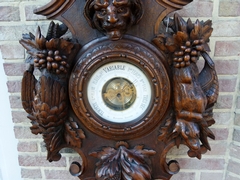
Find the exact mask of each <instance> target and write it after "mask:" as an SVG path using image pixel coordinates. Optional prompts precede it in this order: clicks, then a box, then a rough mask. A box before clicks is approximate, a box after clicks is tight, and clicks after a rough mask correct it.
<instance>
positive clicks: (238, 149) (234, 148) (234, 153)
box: [229, 143, 240, 159]
mask: <svg viewBox="0 0 240 180" xmlns="http://www.w3.org/2000/svg"><path fill="white" fill-rule="evenodd" d="M229 149H230V156H231V157H234V158H238V159H240V156H239V154H240V146H238V145H235V144H233V143H232V144H231V145H230V147H229Z"/></svg>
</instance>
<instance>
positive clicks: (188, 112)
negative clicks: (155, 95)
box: [153, 14, 218, 159]
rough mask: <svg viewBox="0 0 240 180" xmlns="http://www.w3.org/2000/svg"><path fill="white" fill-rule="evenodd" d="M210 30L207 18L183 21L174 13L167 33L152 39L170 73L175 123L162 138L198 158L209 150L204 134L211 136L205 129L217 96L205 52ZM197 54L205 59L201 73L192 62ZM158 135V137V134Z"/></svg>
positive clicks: (216, 84)
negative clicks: (182, 145) (167, 61)
mask: <svg viewBox="0 0 240 180" xmlns="http://www.w3.org/2000/svg"><path fill="white" fill-rule="evenodd" d="M212 30H213V29H212V27H211V21H210V20H208V21H206V22H203V21H201V22H200V21H199V20H197V21H196V22H195V24H193V23H192V21H191V20H190V19H189V20H188V21H187V22H185V21H184V20H183V19H182V18H181V17H180V16H179V15H178V14H175V16H174V19H173V20H170V29H168V32H169V33H165V34H160V35H158V36H157V37H156V38H155V39H154V40H153V42H154V43H155V44H156V45H157V46H158V47H159V48H160V49H161V50H162V51H164V52H165V53H168V54H169V58H170V64H171V65H172V73H173V88H174V89H173V92H174V111H175V112H174V113H175V118H176V124H175V127H174V128H173V129H172V130H171V131H170V132H171V133H169V134H168V136H167V137H165V138H166V139H168V141H170V140H171V139H175V143H176V145H177V146H179V144H180V143H185V144H186V145H187V146H188V147H189V149H190V150H189V152H188V155H189V156H190V157H197V158H199V159H200V158H201V154H202V153H204V152H206V150H207V149H208V150H210V146H209V143H208V140H207V137H210V138H212V139H214V138H215V136H214V134H213V133H212V131H211V130H210V129H209V128H208V127H209V126H210V125H212V124H213V123H214V122H215V121H214V119H213V117H212V107H213V105H214V103H215V102H216V100H217V96H218V80H217V76H216V71H215V68H214V63H213V61H212V60H211V58H210V57H209V56H208V54H207V53H206V51H209V47H208V44H207V42H209V37H210V35H211V32H212ZM200 55H202V57H203V58H204V60H205V66H204V68H203V70H202V71H201V73H199V71H198V67H197V65H196V63H197V60H198V59H199V56H200ZM206 77H208V78H206ZM170 124H171V123H169V122H168V121H167V122H166V124H165V126H164V127H162V130H161V131H162V132H166V131H164V129H166V128H168V127H169V126H170ZM165 134H166V133H165ZM159 138H160V139H162V135H160V136H159ZM201 143H202V144H201Z"/></svg>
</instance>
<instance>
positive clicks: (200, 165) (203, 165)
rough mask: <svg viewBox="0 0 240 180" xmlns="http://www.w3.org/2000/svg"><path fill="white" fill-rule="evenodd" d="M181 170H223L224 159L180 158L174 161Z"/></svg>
mask: <svg viewBox="0 0 240 180" xmlns="http://www.w3.org/2000/svg"><path fill="white" fill-rule="evenodd" d="M176 160H177V161H178V162H179V164H180V168H181V169H196V170H224V164H225V160H224V159H207V158H204V159H201V160H199V159H197V158H186V159H185V158H182V159H176Z"/></svg>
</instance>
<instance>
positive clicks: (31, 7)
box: [25, 5, 46, 21]
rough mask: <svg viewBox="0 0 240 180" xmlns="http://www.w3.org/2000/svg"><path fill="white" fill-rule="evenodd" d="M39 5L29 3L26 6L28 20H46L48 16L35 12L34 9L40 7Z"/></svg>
mask: <svg viewBox="0 0 240 180" xmlns="http://www.w3.org/2000/svg"><path fill="white" fill-rule="evenodd" d="M38 7H39V6H35V5H27V6H25V16H26V20H27V21H35V20H45V19H46V17H45V16H42V15H37V14H34V13H33V11H34V9H36V8H38Z"/></svg>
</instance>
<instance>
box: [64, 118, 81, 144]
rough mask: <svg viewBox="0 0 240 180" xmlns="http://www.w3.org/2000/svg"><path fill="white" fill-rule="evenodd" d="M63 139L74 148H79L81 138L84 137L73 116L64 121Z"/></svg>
mask: <svg viewBox="0 0 240 180" xmlns="http://www.w3.org/2000/svg"><path fill="white" fill-rule="evenodd" d="M64 136H65V141H66V142H67V144H70V145H71V146H73V147H75V148H81V145H82V139H85V135H84V132H83V130H82V129H80V128H79V125H78V124H77V122H76V121H74V119H73V118H71V117H69V120H68V121H67V122H66V123H65V135H64Z"/></svg>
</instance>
